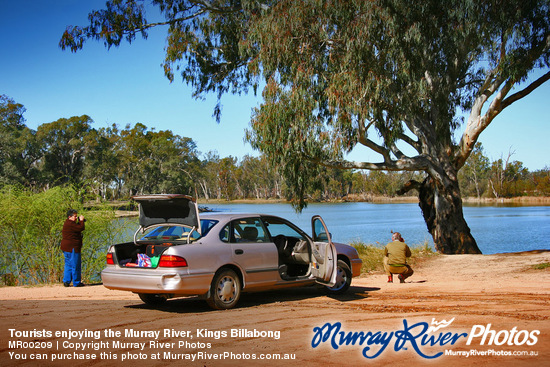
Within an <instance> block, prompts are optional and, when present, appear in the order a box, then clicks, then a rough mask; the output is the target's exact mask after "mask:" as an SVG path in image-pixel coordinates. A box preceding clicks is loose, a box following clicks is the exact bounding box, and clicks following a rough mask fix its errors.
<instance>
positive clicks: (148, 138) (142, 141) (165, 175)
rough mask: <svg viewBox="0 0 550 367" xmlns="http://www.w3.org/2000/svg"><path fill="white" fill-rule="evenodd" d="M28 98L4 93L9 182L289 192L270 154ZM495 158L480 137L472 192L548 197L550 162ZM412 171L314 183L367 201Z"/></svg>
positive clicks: (114, 195)
mask: <svg viewBox="0 0 550 367" xmlns="http://www.w3.org/2000/svg"><path fill="white" fill-rule="evenodd" d="M24 112H25V108H24V106H23V105H21V104H18V103H16V102H15V101H14V100H13V99H11V98H10V97H8V96H5V95H2V96H0V186H5V185H21V186H23V187H26V188H29V189H31V190H33V191H35V192H40V191H44V190H47V189H50V188H52V187H55V186H64V185H67V184H70V185H73V186H75V187H79V188H80V189H81V191H82V192H83V193H85V194H86V197H87V198H90V199H96V200H102V201H109V200H121V199H127V198H129V197H130V196H132V195H136V194H145V193H187V194H191V195H193V196H196V197H197V198H200V199H207V200H208V199H227V200H233V199H250V198H252V199H285V198H286V197H288V196H289V195H288V194H289V193H288V188H287V186H286V185H285V182H284V181H283V179H282V176H281V175H280V174H279V173H278V170H277V167H273V166H272V164H271V162H270V161H268V159H267V158H266V157H265V156H263V155H262V156H259V157H254V156H250V155H246V156H244V157H243V158H242V159H240V160H239V159H237V158H235V157H231V156H229V157H225V158H222V157H220V156H219V155H218V154H217V153H216V152H207V153H206V154H201V153H200V152H199V151H198V149H197V146H196V144H195V142H194V141H193V140H192V139H191V138H188V137H181V136H179V135H177V134H174V133H173V132H172V131H170V130H161V131H156V130H155V129H154V128H153V129H150V128H148V127H147V126H145V125H144V124H141V123H136V124H135V125H134V126H130V125H127V126H125V127H124V128H120V127H118V126H117V125H116V124H113V125H112V126H110V127H107V128H99V129H95V128H93V127H92V123H93V121H92V119H91V118H90V117H89V116H87V115H82V116H74V117H70V118H60V119H58V120H56V121H53V122H49V123H44V124H41V125H40V126H38V128H37V130H36V131H35V130H32V129H30V128H28V127H27V126H26V124H25V119H24V116H23V114H24ZM512 156H513V153H508V156H507V157H506V159H502V158H501V159H498V160H496V161H494V162H491V161H490V160H489V158H487V157H486V156H485V154H484V152H483V147H482V146H481V143H478V144H477V145H476V147H475V149H474V152H473V153H472V154H471V156H470V157H469V159H468V161H467V163H466V166H465V167H464V169H462V170H461V171H460V177H459V182H460V186H461V190H462V194H463V196H464V197H467V196H473V197H479V198H482V197H512V196H525V195H530V196H548V195H549V194H550V169H549V168H548V167H546V168H545V169H542V170H538V171H535V172H530V171H529V170H528V169H527V168H526V167H523V164H522V163H521V162H518V161H511V158H512ZM411 179H415V180H422V177H420V174H418V173H412V172H384V171H344V170H338V169H330V168H324V169H322V171H321V173H320V174H319V175H318V177H317V179H316V180H314V181H313V182H312V183H310V184H309V186H308V189H307V192H308V196H309V198H310V200H312V201H323V200H340V199H342V198H345V197H353V198H356V199H360V200H361V199H362V200H368V199H369V197H371V196H388V197H391V196H395V195H396V194H395V193H396V191H397V190H399V188H401V187H402V186H403V184H404V183H405V182H407V181H409V180H411Z"/></svg>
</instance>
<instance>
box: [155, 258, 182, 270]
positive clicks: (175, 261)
mask: <svg viewBox="0 0 550 367" xmlns="http://www.w3.org/2000/svg"><path fill="white" fill-rule="evenodd" d="M186 266H187V260H185V259H184V258H183V257H181V256H175V255H162V256H161V257H160V260H159V264H158V267H163V268H183V267H186Z"/></svg>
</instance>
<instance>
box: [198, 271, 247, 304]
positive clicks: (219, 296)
mask: <svg viewBox="0 0 550 367" xmlns="http://www.w3.org/2000/svg"><path fill="white" fill-rule="evenodd" d="M240 297H241V280H240V278H239V276H238V275H237V274H236V273H235V272H234V271H233V270H231V269H223V270H221V271H220V272H218V273H217V274H216V275H215V276H214V280H212V285H211V286H210V296H209V297H208V298H207V300H206V301H207V302H208V305H209V306H210V307H212V308H214V309H216V310H226V309H229V308H233V307H235V305H236V304H237V302H238V301H239V298H240Z"/></svg>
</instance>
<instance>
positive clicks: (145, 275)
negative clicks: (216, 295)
mask: <svg viewBox="0 0 550 367" xmlns="http://www.w3.org/2000/svg"><path fill="white" fill-rule="evenodd" d="M213 276H214V273H202V274H189V272H188V270H187V269H184V270H175V269H171V270H167V269H142V268H139V269H126V268H121V267H117V266H114V267H107V268H105V269H104V270H103V271H102V272H101V279H102V281H103V285H104V286H105V287H106V288H108V289H116V290H123V291H131V292H135V293H166V294H174V295H185V296H192V295H201V294H205V293H207V292H208V290H209V289H210V284H211V282H212V278H213Z"/></svg>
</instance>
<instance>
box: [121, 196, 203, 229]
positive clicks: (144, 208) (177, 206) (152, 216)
mask: <svg viewBox="0 0 550 367" xmlns="http://www.w3.org/2000/svg"><path fill="white" fill-rule="evenodd" d="M132 199H134V200H135V201H136V202H138V203H139V225H140V226H141V227H142V228H147V227H150V226H153V225H157V224H164V223H173V224H181V225H185V226H188V227H191V228H195V230H196V231H197V232H199V233H201V231H200V229H201V228H200V219H199V209H198V206H197V203H196V202H195V199H194V198H192V197H191V196H187V195H180V194H157V195H139V196H134V197H132Z"/></svg>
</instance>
